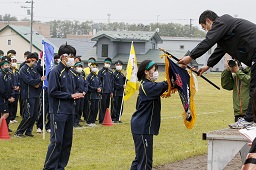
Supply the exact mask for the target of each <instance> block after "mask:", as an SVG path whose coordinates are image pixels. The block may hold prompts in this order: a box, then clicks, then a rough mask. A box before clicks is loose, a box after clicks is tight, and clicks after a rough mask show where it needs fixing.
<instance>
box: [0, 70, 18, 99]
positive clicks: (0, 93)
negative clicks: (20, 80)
mask: <svg viewBox="0 0 256 170" xmlns="http://www.w3.org/2000/svg"><path fill="white" fill-rule="evenodd" d="M0 87H1V88H0V104H3V103H6V104H7V103H8V99H9V98H11V97H13V98H14V97H15V92H14V86H13V80H12V75H11V74H10V72H5V71H1V72H0Z"/></svg>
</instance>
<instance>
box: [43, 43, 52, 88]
mask: <svg viewBox="0 0 256 170" xmlns="http://www.w3.org/2000/svg"><path fill="white" fill-rule="evenodd" d="M42 44H43V46H44V48H43V49H44V50H43V53H44V54H43V55H44V61H45V76H46V77H47V76H48V74H49V72H50V71H51V70H52V68H53V67H54V47H53V46H52V45H51V44H49V43H47V42H45V41H43V42H42ZM44 87H48V81H47V79H45V80H44Z"/></svg>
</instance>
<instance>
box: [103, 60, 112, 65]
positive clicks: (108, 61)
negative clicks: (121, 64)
mask: <svg viewBox="0 0 256 170" xmlns="http://www.w3.org/2000/svg"><path fill="white" fill-rule="evenodd" d="M104 62H109V63H110V64H111V63H112V62H111V61H110V60H105V61H104Z"/></svg>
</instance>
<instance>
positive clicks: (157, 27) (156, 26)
mask: <svg viewBox="0 0 256 170" xmlns="http://www.w3.org/2000/svg"><path fill="white" fill-rule="evenodd" d="M159 16H160V15H157V16H156V27H157V28H158V17H159Z"/></svg>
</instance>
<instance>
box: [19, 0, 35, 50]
mask: <svg viewBox="0 0 256 170" xmlns="http://www.w3.org/2000/svg"><path fill="white" fill-rule="evenodd" d="M25 3H30V4H31V7H30V8H31V9H30V52H32V46H33V14H34V12H33V9H34V1H33V0H31V1H26V2H25ZM21 8H29V7H24V6H21ZM28 11H29V10H28ZM28 11H27V13H29V12H28Z"/></svg>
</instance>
